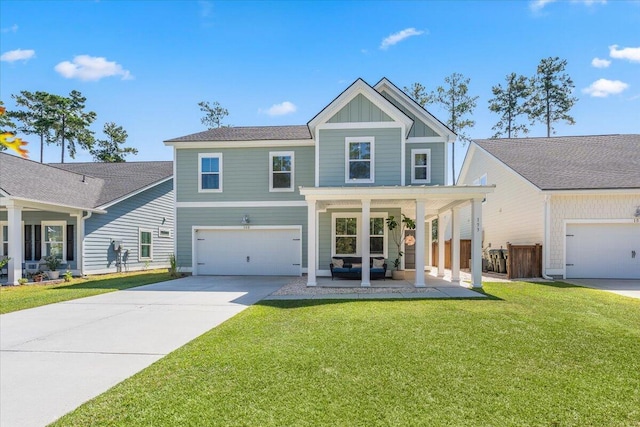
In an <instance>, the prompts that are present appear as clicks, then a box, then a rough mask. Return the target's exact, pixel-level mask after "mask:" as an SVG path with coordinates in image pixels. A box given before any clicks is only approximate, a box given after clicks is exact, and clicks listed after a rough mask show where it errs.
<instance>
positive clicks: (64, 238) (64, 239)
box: [23, 221, 67, 264]
mask: <svg viewBox="0 0 640 427" xmlns="http://www.w3.org/2000/svg"><path fill="white" fill-rule="evenodd" d="M48 225H53V226H62V263H63V264H64V263H66V262H67V221H42V222H41V223H40V226H41V227H40V228H41V230H40V233H41V234H42V236H41V238H42V239H41V240H42V242H41V244H40V245H41V252H40V253H41V254H42V258H44V257H46V256H47V242H48V240H46V239H45V236H46V235H47V226H48ZM23 240H24V239H23Z"/></svg>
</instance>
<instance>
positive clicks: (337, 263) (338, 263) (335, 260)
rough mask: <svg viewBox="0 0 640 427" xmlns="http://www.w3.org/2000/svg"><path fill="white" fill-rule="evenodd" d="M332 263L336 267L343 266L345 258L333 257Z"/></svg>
mask: <svg viewBox="0 0 640 427" xmlns="http://www.w3.org/2000/svg"><path fill="white" fill-rule="evenodd" d="M331 263H332V264H333V266H334V267H336V268H342V266H343V265H344V260H342V259H338V258H331Z"/></svg>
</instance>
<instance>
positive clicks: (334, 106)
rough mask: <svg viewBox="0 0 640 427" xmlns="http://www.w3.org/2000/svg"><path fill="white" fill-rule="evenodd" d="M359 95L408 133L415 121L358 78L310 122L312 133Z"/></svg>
mask: <svg viewBox="0 0 640 427" xmlns="http://www.w3.org/2000/svg"><path fill="white" fill-rule="evenodd" d="M358 94H363V95H364V96H365V97H366V98H367V99H369V100H370V101H371V102H373V104H374V105H376V106H377V107H378V108H380V109H381V110H382V111H383V112H385V113H386V114H388V115H389V116H390V117H391V118H392V119H393V120H395V121H399V122H401V123H403V124H404V125H405V126H406V131H407V133H408V132H409V130H410V129H411V126H412V125H413V119H412V118H411V117H409V116H407V115H406V114H405V113H404V112H403V111H402V110H400V109H399V108H398V107H396V106H395V105H393V104H392V103H391V102H390V101H389V100H388V99H387V98H385V97H384V96H382V95H381V94H380V93H379V92H378V91H376V90H375V89H374V88H372V87H371V86H370V85H369V84H368V83H367V82H365V81H364V80H362V79H361V78H358V79H357V80H356V81H355V82H353V83H352V84H351V85H350V86H349V87H348V88H346V89H345V90H344V91H342V93H341V94H340V95H338V96H337V97H336V98H335V99H334V100H333V101H331V102H330V103H329V105H327V106H326V107H324V108H323V109H322V111H320V112H319V113H318V114H316V115H315V117H314V118H312V119H311V120H309V123H307V125H308V126H309V130H310V131H311V133H314V132H315V128H316V126H318V125H319V124H321V123H324V122H326V121H327V120H329V119H330V118H331V117H332V116H333V115H334V114H335V113H337V112H338V111H340V109H341V108H342V107H344V106H345V105H346V104H347V103H348V102H349V101H351V100H352V99H353V98H354V97H356V96H357V95H358Z"/></svg>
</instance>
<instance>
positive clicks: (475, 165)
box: [458, 148, 544, 250]
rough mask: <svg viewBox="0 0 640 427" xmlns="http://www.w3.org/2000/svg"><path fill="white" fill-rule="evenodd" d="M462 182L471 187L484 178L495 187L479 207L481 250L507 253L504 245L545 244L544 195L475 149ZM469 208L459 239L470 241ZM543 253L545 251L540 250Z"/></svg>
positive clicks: (462, 212)
mask: <svg viewBox="0 0 640 427" xmlns="http://www.w3.org/2000/svg"><path fill="white" fill-rule="evenodd" d="M472 155H473V158H472V159H470V163H469V168H468V170H467V173H466V176H465V177H464V180H463V181H461V182H459V183H458V184H459V185H460V184H462V185H473V181H474V180H475V179H478V178H480V177H481V176H482V175H484V174H486V175H487V185H492V184H495V186H496V189H495V191H494V192H493V193H489V194H487V200H486V202H484V203H483V204H482V228H483V231H484V239H483V243H482V245H483V248H487V247H488V245H489V244H490V245H491V249H500V248H503V249H506V248H507V242H509V243H512V244H515V245H532V244H536V243H540V244H542V243H543V242H544V195H543V194H542V193H541V192H540V191H538V190H536V188H535V187H534V186H533V185H532V184H530V183H529V182H528V181H525V180H524V179H523V178H522V177H520V176H519V175H516V174H515V172H513V171H511V170H510V169H508V168H507V167H506V166H504V165H503V164H502V163H501V162H499V161H497V160H495V159H494V158H492V157H490V156H489V155H487V154H486V153H485V152H483V151H482V150H480V149H478V148H475V149H474V152H473V153H472ZM470 218H471V208H470V207H467V208H464V209H463V210H462V211H461V215H460V219H461V221H462V223H463V225H464V226H463V228H462V229H461V238H462V239H470V238H471V236H470V234H471V233H470V230H471V227H470V226H469V222H470ZM543 250H544V248H543Z"/></svg>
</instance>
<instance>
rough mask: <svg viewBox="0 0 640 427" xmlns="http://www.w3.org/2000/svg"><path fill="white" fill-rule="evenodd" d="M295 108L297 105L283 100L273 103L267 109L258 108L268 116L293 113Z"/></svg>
mask: <svg viewBox="0 0 640 427" xmlns="http://www.w3.org/2000/svg"><path fill="white" fill-rule="evenodd" d="M297 109H298V107H296V106H295V105H294V104H293V103H292V102H289V101H284V102H283V103H281V104H273V105H272V106H271V108H269V109H268V110H266V111H263V110H260V112H261V113H262V112H264V113H266V114H268V115H270V116H284V115H286V114H291V113H295V112H296V110H297Z"/></svg>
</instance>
